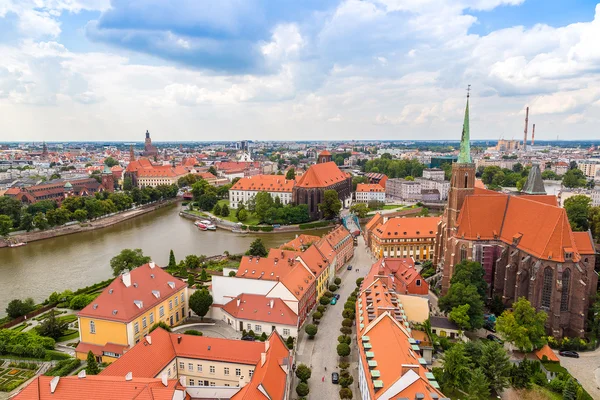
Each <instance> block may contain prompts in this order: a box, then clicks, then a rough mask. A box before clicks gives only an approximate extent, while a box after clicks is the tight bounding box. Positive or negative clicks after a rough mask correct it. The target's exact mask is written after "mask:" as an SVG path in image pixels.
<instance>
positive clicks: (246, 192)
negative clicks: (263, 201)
mask: <svg viewBox="0 0 600 400" xmlns="http://www.w3.org/2000/svg"><path fill="white" fill-rule="evenodd" d="M294 184H295V181H294V180H287V179H285V178H284V177H283V176H281V175H254V176H248V177H245V178H241V179H240V180H239V181H237V182H236V183H235V184H234V185H233V186H232V187H231V189H229V205H230V207H231V208H238V205H239V203H240V202H243V203H244V204H248V200H250V199H253V198H254V197H255V196H256V194H257V193H258V192H268V193H269V194H270V195H271V197H273V199H275V198H276V197H279V200H280V201H281V204H283V205H287V204H290V203H291V202H292V191H293V188H294Z"/></svg>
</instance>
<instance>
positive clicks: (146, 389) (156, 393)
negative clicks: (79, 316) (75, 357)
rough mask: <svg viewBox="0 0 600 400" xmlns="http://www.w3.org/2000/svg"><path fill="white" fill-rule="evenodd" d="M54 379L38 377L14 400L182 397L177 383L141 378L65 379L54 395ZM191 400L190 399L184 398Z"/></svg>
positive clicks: (96, 377) (142, 399)
mask: <svg viewBox="0 0 600 400" xmlns="http://www.w3.org/2000/svg"><path fill="white" fill-rule="evenodd" d="M52 379H54V377H52V376H43V375H42V376H38V377H37V378H35V379H34V380H33V381H32V382H31V383H30V384H29V385H27V386H26V387H25V388H24V389H23V390H21V392H19V393H18V394H17V395H16V396H15V397H13V399H15V400H57V399H60V400H81V399H85V400H105V399H111V400H167V399H168V400H171V399H173V398H174V394H175V392H176V391H180V392H182V393H183V390H184V388H183V387H181V386H180V385H179V383H178V381H177V380H169V381H167V385H168V386H164V385H163V384H162V382H161V380H160V379H148V378H138V377H136V376H135V375H134V377H133V379H131V380H130V381H127V380H125V375H123V376H98V375H96V376H93V375H92V376H86V377H85V378H79V377H77V376H65V377H62V378H60V379H59V381H58V385H57V386H56V390H55V391H54V393H52V392H51V390H50V381H52ZM184 398H185V399H189V398H190V397H189V396H186V397H184Z"/></svg>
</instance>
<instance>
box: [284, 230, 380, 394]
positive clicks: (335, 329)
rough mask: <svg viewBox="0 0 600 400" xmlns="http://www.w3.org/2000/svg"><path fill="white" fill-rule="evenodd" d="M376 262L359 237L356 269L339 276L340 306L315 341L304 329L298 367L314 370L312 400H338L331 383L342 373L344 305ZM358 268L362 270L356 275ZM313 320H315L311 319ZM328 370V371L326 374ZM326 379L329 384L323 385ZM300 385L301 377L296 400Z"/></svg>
mask: <svg viewBox="0 0 600 400" xmlns="http://www.w3.org/2000/svg"><path fill="white" fill-rule="evenodd" d="M373 262H374V259H373V258H372V256H371V255H370V253H368V251H367V249H366V247H365V241H364V239H363V238H362V236H359V238H358V246H357V247H355V248H354V257H353V258H352V260H350V262H349V263H348V264H349V265H352V270H351V271H348V270H347V269H346V268H345V267H344V268H343V269H342V270H340V271H339V274H338V276H339V277H340V278H342V284H341V286H340V288H339V289H338V291H337V292H336V293H338V294H339V295H340V300H339V301H338V303H337V304H336V305H329V306H327V311H325V314H324V315H323V318H321V323H320V324H319V331H318V333H317V335H316V336H315V339H314V340H308V338H307V335H306V333H305V332H304V328H303V329H302V331H301V332H300V336H299V339H298V347H297V352H296V360H295V363H296V365H299V364H301V363H303V364H306V365H308V366H309V367H310V368H311V369H312V376H311V378H310V380H309V382H308V383H309V388H310V394H309V395H308V398H310V399H338V398H339V393H338V392H339V390H340V389H341V386H339V385H336V384H333V383H331V373H332V372H338V373H339V368H338V367H337V366H338V363H339V362H338V355H337V349H336V348H337V345H338V341H337V338H338V336H339V335H341V333H340V328H341V326H342V320H343V318H342V311H343V309H344V303H345V302H346V300H347V298H348V296H350V294H351V293H352V291H354V289H355V288H356V279H357V278H360V277H362V276H364V275H366V273H367V272H368V271H369V269H370V268H371V265H372V264H373ZM356 268H358V269H359V271H358V272H356ZM310 320H311V321H312V317H311V319H310ZM353 330H354V332H353V334H352V344H351V346H350V347H351V349H352V351H351V353H350V356H349V357H348V359H349V360H350V368H349V371H350V372H351V373H352V375H353V376H354V384H353V385H352V386H351V389H352V392H353V394H354V398H358V397H359V395H358V385H357V382H358V376H357V374H356V372H357V370H358V367H357V362H358V356H357V347H356V337H355V329H354V328H353ZM325 368H327V371H325ZM323 378H325V381H324V382H323V381H322V380H323ZM297 384H298V380H297V378H295V376H294V383H293V386H292V391H293V396H292V397H293V398H296V397H297V395H296V385H297Z"/></svg>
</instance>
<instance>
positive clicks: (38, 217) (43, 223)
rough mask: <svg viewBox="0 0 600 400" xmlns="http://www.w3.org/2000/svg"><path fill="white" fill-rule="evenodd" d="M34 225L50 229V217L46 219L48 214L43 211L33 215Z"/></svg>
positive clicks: (40, 228) (41, 228)
mask: <svg viewBox="0 0 600 400" xmlns="http://www.w3.org/2000/svg"><path fill="white" fill-rule="evenodd" d="M33 225H34V226H35V227H36V228H38V229H39V230H41V231H43V230H45V229H48V227H49V224H48V219H46V215H45V214H44V213H42V212H38V213H37V214H35V216H34V217H33Z"/></svg>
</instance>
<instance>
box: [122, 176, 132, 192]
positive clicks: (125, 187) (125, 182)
mask: <svg viewBox="0 0 600 400" xmlns="http://www.w3.org/2000/svg"><path fill="white" fill-rule="evenodd" d="M131 189H133V182H132V181H131V178H130V177H128V176H126V177H125V179H123V190H125V191H130V190H131Z"/></svg>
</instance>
